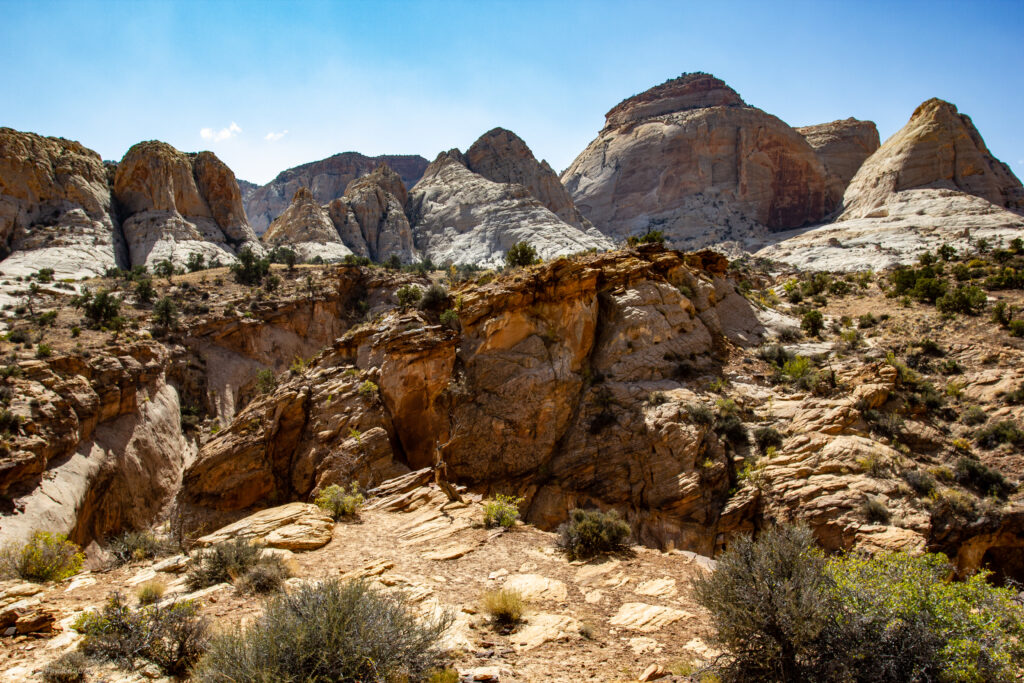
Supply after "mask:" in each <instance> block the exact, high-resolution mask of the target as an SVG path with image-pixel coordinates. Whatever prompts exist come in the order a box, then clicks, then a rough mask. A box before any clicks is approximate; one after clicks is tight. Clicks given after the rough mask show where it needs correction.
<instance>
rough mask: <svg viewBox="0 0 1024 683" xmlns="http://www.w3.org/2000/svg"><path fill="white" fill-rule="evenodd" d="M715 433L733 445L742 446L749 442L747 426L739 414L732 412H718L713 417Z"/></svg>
mask: <svg viewBox="0 0 1024 683" xmlns="http://www.w3.org/2000/svg"><path fill="white" fill-rule="evenodd" d="M715 433H716V434H718V435H719V436H720V437H722V438H723V439H725V440H726V441H728V442H729V443H730V444H732V445H733V446H737V447H739V446H743V445H745V444H746V443H747V442H749V440H750V437H749V435H748V434H747V428H746V426H745V425H744V424H743V421H742V420H741V419H740V417H739V415H737V414H736V413H732V412H728V413H727V412H721V411H720V412H719V414H718V416H716V417H715Z"/></svg>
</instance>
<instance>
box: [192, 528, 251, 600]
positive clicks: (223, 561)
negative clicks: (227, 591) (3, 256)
mask: <svg viewBox="0 0 1024 683" xmlns="http://www.w3.org/2000/svg"><path fill="white" fill-rule="evenodd" d="M262 555H263V548H261V547H260V546H258V545H255V544H254V543H250V542H249V541H248V540H247V539H244V538H233V539H231V540H230V541H224V542H222V543H217V544H216V545H213V546H210V547H209V548H206V549H205V550H202V551H200V552H199V553H198V554H197V555H196V556H194V557H193V558H192V561H191V562H189V567H188V573H187V575H186V577H185V580H186V583H187V585H188V588H189V590H199V589H200V588H206V587H207V586H213V585H216V584H218V583H230V582H233V581H235V580H236V579H238V578H241V577H242V576H244V575H245V573H246V572H248V571H249V570H250V569H252V568H253V567H255V566H256V563H257V562H259V560H260V557H261V556H262Z"/></svg>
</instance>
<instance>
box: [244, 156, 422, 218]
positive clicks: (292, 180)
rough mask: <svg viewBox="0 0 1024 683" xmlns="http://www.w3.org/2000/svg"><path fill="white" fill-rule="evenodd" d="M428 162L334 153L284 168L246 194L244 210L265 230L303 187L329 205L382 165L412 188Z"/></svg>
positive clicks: (413, 159)
mask: <svg viewBox="0 0 1024 683" xmlns="http://www.w3.org/2000/svg"><path fill="white" fill-rule="evenodd" d="M427 163H428V162H427V160H426V159H424V158H423V157H421V156H417V155H401V154H391V155H383V156H377V157H367V156H364V155H362V154H359V153H357V152H345V153H343V154H335V155H334V156H332V157H328V158H326V159H322V160H320V161H314V162H312V163H308V164H303V165H301V166H296V167H295V168H290V169H288V170H286V171H282V172H281V173H280V174H278V176H277V177H276V178H274V180H272V181H271V182H269V183H267V184H266V185H263V186H262V187H259V188H257V189H255V190H253V191H252V192H251V194H248V195H247V196H246V199H245V212H246V215H248V217H249V221H250V222H251V224H252V226H253V228H255V230H256V232H258V233H263V232H264V231H265V230H266V229H267V228H268V227H270V224H271V223H272V222H273V221H274V219H275V218H277V217H278V216H280V215H281V214H282V213H284V211H285V209H287V208H288V205H289V203H290V202H291V198H292V197H293V196H294V195H295V192H296V191H297V190H298V189H299V188H300V187H306V188H309V189H310V191H312V193H313V197H314V198H315V199H316V201H317V202H318V203H319V204H327V203H328V202H331V201H332V200H334V199H337V198H338V197H341V196H342V194H344V192H345V189H346V188H347V187H348V185H349V183H351V182H352V181H353V180H355V179H356V178H359V177H361V176H364V175H366V174H368V173H371V172H372V171H373V170H374V169H375V168H377V167H378V166H380V165H381V164H387V165H388V167H390V168H392V169H394V170H395V172H396V173H398V175H399V176H401V178H402V182H403V183H404V185H405V187H406V188H410V187H412V186H413V185H415V184H416V182H417V181H418V180H419V179H420V177H421V176H422V175H423V171H424V170H426V168H427Z"/></svg>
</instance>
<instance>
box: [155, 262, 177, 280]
mask: <svg viewBox="0 0 1024 683" xmlns="http://www.w3.org/2000/svg"><path fill="white" fill-rule="evenodd" d="M153 274H154V275H156V276H158V277H165V278H167V279H168V280H170V279H171V277H172V276H173V275H174V264H173V263H172V262H171V261H170V260H169V259H164V260H163V261H158V262H157V263H156V264H155V265H154V266H153Z"/></svg>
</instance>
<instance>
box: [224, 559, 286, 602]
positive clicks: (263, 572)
mask: <svg viewBox="0 0 1024 683" xmlns="http://www.w3.org/2000/svg"><path fill="white" fill-rule="evenodd" d="M291 575H292V573H291V570H290V569H289V568H288V564H287V563H286V562H285V561H284V560H282V559H281V558H280V556H278V555H266V554H264V555H262V556H261V557H260V559H259V560H257V561H256V564H254V565H253V566H252V567H250V568H249V569H248V571H246V572H245V574H243V575H242V576H241V577H240V578H239V579H238V581H236V582H235V587H236V588H238V590H240V591H242V592H243V593H258V594H264V593H273V592H274V591H278V590H281V586H282V585H284V580H285V579H287V578H288V577H290V576H291Z"/></svg>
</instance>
